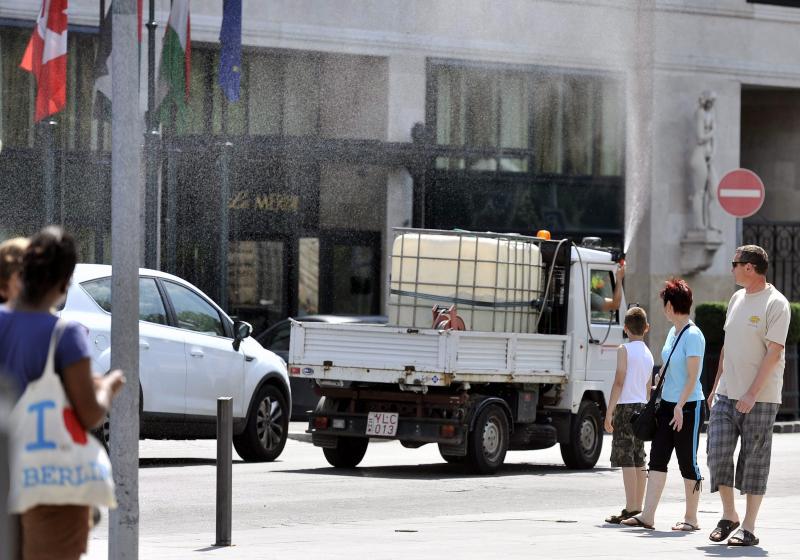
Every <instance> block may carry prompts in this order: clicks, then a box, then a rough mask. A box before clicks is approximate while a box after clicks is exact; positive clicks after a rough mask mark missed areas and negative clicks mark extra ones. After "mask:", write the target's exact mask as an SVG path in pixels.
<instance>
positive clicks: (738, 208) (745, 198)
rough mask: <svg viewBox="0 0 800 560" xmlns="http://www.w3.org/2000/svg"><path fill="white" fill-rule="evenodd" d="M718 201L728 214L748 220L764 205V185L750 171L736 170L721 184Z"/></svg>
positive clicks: (718, 190) (727, 175)
mask: <svg viewBox="0 0 800 560" xmlns="http://www.w3.org/2000/svg"><path fill="white" fill-rule="evenodd" d="M717 200H719V205H720V206H722V209H723V210H725V211H726V212H727V213H728V214H730V215H732V216H735V217H737V218H747V217H748V216H752V215H753V214H755V213H756V212H758V210H759V209H760V208H761V205H762V204H764V183H763V182H762V181H761V179H760V178H759V176H758V175H756V174H755V173H753V172H752V171H750V170H749V169H734V170H733V171H730V172H728V173H726V174H725V176H724V177H723V178H722V180H721V181H720V182H719V187H717Z"/></svg>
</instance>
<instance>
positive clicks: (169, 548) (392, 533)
mask: <svg viewBox="0 0 800 560" xmlns="http://www.w3.org/2000/svg"><path fill="white" fill-rule="evenodd" d="M703 505H704V506H705V508H706V509H703V510H701V513H700V521H701V525H702V530H701V531H699V532H696V533H681V532H674V531H671V530H670V529H669V527H670V525H671V524H672V523H673V522H674V521H676V520H678V519H681V518H682V517H681V516H682V509H683V508H682V504H680V503H676V502H673V503H663V504H661V506H660V508H659V512H658V514H659V516H658V519H657V521H656V530H655V531H647V530H644V529H622V528H619V527H617V526H611V525H606V524H605V523H603V521H602V520H603V518H604V517H605V516H606V515H608V513H609V512H608V511H606V510H604V509H603V510H601V509H598V508H583V509H580V510H570V511H566V510H565V511H552V512H550V513H549V514H548V515H542V514H541V513H520V512H514V513H509V514H508V515H498V514H491V515H482V514H480V513H476V514H475V515H467V516H452V517H434V518H424V517H419V518H413V519H403V520H391V521H378V522H366V523H364V522H362V523H336V521H335V520H333V519H332V520H331V522H330V523H326V524H322V525H319V524H318V525H316V526H311V525H302V524H296V525H292V526H283V525H281V524H276V525H272V526H267V527H264V528H263V529H260V530H249V531H236V530H235V529H234V532H233V542H234V546H232V547H224V548H217V547H213V546H211V545H210V539H209V535H197V534H190V535H169V536H168V537H165V536H164V535H160V536H159V537H158V538H157V539H151V538H148V536H147V535H142V537H141V541H140V548H139V557H140V558H169V559H177V558H204V557H207V558H261V557H268V558H279V559H281V560H288V559H292V558H298V559H301V558H303V559H305V558H325V559H328V558H330V559H338V558H341V559H347V560H351V559H352V558H362V559H369V560H378V559H395V560H396V559H406V558H407V559H415V560H416V559H423V558H431V559H437V560H440V559H443V558H481V559H492V558H503V559H507V558H512V559H513V558H520V559H522V558H524V559H526V560H529V559H531V558H564V559H566V558H591V559H593V560H594V559H602V558H609V559H612V558H613V559H617V558H622V557H625V558H648V559H658V558H663V559H674V558H676V557H683V558H700V557H701V555H702V556H707V557H741V556H745V557H766V556H769V557H770V558H797V556H798V552H797V547H798V544H800V541H799V540H798V537H797V533H796V528H795V527H794V521H793V520H794V519H795V512H797V511H798V508H799V507H800V499H798V498H770V499H768V500H766V501H765V504H764V509H763V511H762V519H761V526H760V527H759V528H758V530H757V534H758V536H759V537H760V539H761V542H762V544H761V545H760V546H758V547H751V548H736V547H728V546H724V545H719V544H714V543H712V542H710V541H709V540H708V533H710V532H711V529H712V528H713V527H714V525H716V521H717V519H718V518H719V513H718V508H717V510H716V511H715V510H713V509H711V508H712V506H717V505H718V504H716V503H715V502H713V501H712V500H711V499H710V497H709V499H707V500H705V503H704V504H703ZM478 507H479V506H478V505H476V509H477V508H478ZM331 516H332V517H335V512H331ZM106 547H107V543H106V541H105V539H99V538H97V539H92V541H91V543H90V553H89V558H105V556H106Z"/></svg>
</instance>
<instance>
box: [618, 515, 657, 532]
mask: <svg viewBox="0 0 800 560" xmlns="http://www.w3.org/2000/svg"><path fill="white" fill-rule="evenodd" d="M622 525H624V526H625V527H633V528H635V529H650V530H653V529H655V527H653V526H652V525H649V524H648V523H645V522H644V521H642V520H641V519H640V518H638V517H629V518H628V519H626V520H624V521H623V522H622Z"/></svg>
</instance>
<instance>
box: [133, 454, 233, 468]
mask: <svg viewBox="0 0 800 560" xmlns="http://www.w3.org/2000/svg"><path fill="white" fill-rule="evenodd" d="M239 463H242V464H243V463H244V461H242V460H234V461H233V464H234V465H237V464H239ZM216 464H217V460H216V459H198V458H191V457H148V458H146V459H139V468H140V469H149V468H154V467H158V468H163V467H196V466H201V465H210V466H212V467H213V466H216Z"/></svg>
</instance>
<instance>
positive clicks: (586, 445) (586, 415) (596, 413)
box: [561, 401, 603, 469]
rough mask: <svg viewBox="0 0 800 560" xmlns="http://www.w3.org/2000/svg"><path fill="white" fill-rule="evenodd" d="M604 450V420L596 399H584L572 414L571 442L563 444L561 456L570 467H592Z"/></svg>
mask: <svg viewBox="0 0 800 560" xmlns="http://www.w3.org/2000/svg"><path fill="white" fill-rule="evenodd" d="M602 450H603V420H602V418H601V416H600V407H599V406H598V405H597V403H596V402H594V401H583V402H582V403H581V406H580V408H578V413H577V414H574V415H573V416H572V422H571V424H570V429H569V443H562V444H561V458H562V459H564V464H565V465H566V466H567V467H568V468H570V469H591V468H592V467H594V466H595V464H597V459H599V458H600V452H601V451H602Z"/></svg>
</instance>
